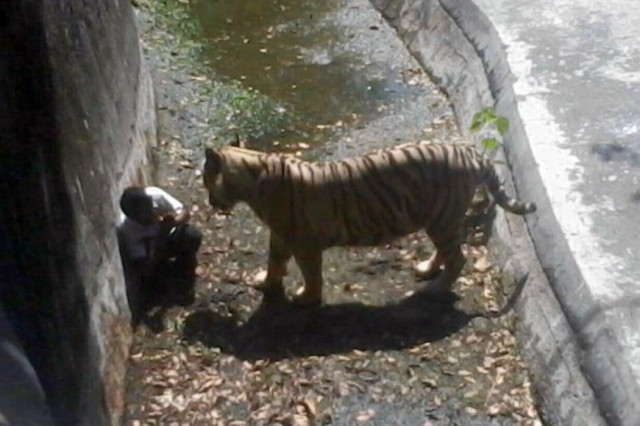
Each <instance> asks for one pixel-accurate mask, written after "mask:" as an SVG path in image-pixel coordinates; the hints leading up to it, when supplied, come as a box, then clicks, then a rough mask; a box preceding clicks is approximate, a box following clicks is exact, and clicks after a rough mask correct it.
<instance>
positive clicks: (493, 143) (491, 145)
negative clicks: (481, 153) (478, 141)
mask: <svg viewBox="0 0 640 426" xmlns="http://www.w3.org/2000/svg"><path fill="white" fill-rule="evenodd" d="M482 145H483V146H484V149H486V150H487V151H489V152H491V151H495V150H496V148H498V145H500V142H498V140H497V139H496V138H486V139H482Z"/></svg>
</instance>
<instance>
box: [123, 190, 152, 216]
mask: <svg viewBox="0 0 640 426" xmlns="http://www.w3.org/2000/svg"><path fill="white" fill-rule="evenodd" d="M120 208H121V209H122V212H123V213H124V214H126V215H127V217H130V218H132V219H134V218H137V217H138V214H139V212H141V211H145V210H148V209H151V208H153V200H152V199H151V197H149V196H148V195H147V193H146V192H145V191H144V188H141V187H139V186H130V187H129V188H127V189H125V190H124V192H123V193H122V196H121V197H120Z"/></svg>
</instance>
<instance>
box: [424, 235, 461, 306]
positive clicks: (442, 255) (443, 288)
mask: <svg viewBox="0 0 640 426" xmlns="http://www.w3.org/2000/svg"><path fill="white" fill-rule="evenodd" d="M447 231H448V232H447ZM429 237H430V238H431V240H432V241H433V244H434V245H435V246H436V253H435V254H434V256H433V257H434V259H440V261H441V263H442V264H444V270H443V271H442V272H441V273H440V274H439V275H438V276H437V277H436V278H435V280H433V281H431V282H430V283H429V284H428V286H427V288H426V291H428V292H429V293H433V294H448V293H451V290H452V287H453V284H454V283H455V281H456V279H457V278H458V277H459V276H460V271H462V267H463V266H464V263H465V258H464V255H463V254H462V247H461V244H462V227H461V224H459V223H457V222H456V223H455V225H451V226H450V227H448V229H445V230H444V232H443V230H442V229H439V230H438V231H437V232H434V231H432V232H430V233H429ZM436 263H437V262H435V261H434V264H436ZM438 266H439V265H438Z"/></svg>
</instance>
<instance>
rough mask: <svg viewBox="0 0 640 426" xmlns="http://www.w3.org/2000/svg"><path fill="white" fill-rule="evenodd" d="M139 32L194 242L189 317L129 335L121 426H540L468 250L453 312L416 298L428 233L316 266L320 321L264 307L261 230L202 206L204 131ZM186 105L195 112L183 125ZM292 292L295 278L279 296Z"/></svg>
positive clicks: (494, 286) (335, 253)
mask: <svg viewBox="0 0 640 426" xmlns="http://www.w3.org/2000/svg"><path fill="white" fill-rule="evenodd" d="M139 18H140V19H141V28H142V29H143V31H142V34H141V35H142V37H143V39H144V40H146V43H145V54H146V55H147V57H148V60H149V63H150V64H152V66H153V70H152V73H153V76H154V81H155V83H156V90H157V91H158V103H159V107H160V110H159V119H160V142H161V146H160V148H159V150H158V153H157V154H158V159H159V164H160V173H159V182H158V183H159V185H160V186H162V187H164V188H167V189H168V190H169V191H170V192H171V193H172V194H174V195H175V196H176V197H177V198H179V199H181V200H182V201H183V202H184V203H185V204H186V205H187V206H189V208H190V209H191V213H192V223H193V224H194V225H196V226H197V227H198V228H199V229H200V230H201V231H202V232H203V234H204V241H203V245H202V248H201V250H200V253H199V266H198V268H197V280H196V294H195V300H194V301H193V303H191V304H189V305H188V306H177V305H175V304H174V303H173V301H172V300H171V299H170V298H169V299H167V300H165V301H164V302H165V303H164V306H159V307H157V308H155V309H154V310H153V311H151V312H150V313H149V315H148V317H147V318H146V320H145V322H144V323H143V324H141V325H140V326H138V327H137V329H136V332H135V337H134V345H133V348H132V351H131V358H130V363H129V369H128V380H127V382H128V383H127V407H126V413H125V419H124V424H125V425H131V426H133V425H236V426H239V425H321V424H333V425H354V424H363V425H539V424H542V423H541V420H540V418H539V415H538V412H537V409H536V405H535V397H534V395H533V394H532V389H531V384H530V381H529V376H528V373H527V370H526V367H525V365H523V363H522V360H521V358H520V355H519V349H518V345H517V340H516V337H515V336H514V334H513V330H514V321H516V320H517V319H516V318H515V317H514V315H513V314H512V313H510V314H508V315H505V316H503V317H501V318H498V319H487V318H483V317H480V316H477V315H476V314H478V313H484V312H493V311H495V310H497V309H498V307H499V306H501V305H502V303H503V301H504V293H505V292H508V291H505V290H504V289H503V285H502V283H501V275H500V270H499V268H498V267H496V266H495V265H492V264H491V262H490V258H489V256H488V255H487V253H486V250H485V249H484V248H482V247H480V248H469V247H466V248H465V251H466V255H467V260H468V261H467V266H466V267H465V270H464V273H463V275H462V276H461V277H460V279H459V280H458V282H457V284H456V294H457V296H458V299H457V300H451V303H442V302H439V303H438V302H435V301H433V300H430V299H429V298H427V297H426V296H424V295H423V294H421V293H420V291H419V290H420V288H421V287H422V286H423V285H424V283H421V282H418V281H417V280H416V279H415V278H414V276H413V273H412V265H413V262H415V261H416V260H421V259H423V258H426V257H428V256H429V254H430V253H431V250H432V246H431V245H430V243H429V242H428V239H427V237H426V236H425V235H423V234H416V235H412V236H409V237H406V238H404V239H401V240H399V241H397V242H396V243H394V244H391V245H388V246H385V247H378V248H373V249H344V248H336V249H331V250H329V251H327V252H326V253H325V264H324V272H325V295H324V297H325V300H324V302H325V303H324V305H323V306H322V307H321V308H318V309H313V310H301V309H296V308H293V307H290V306H287V305H279V306H271V305H265V304H262V303H261V301H262V296H261V294H260V293H259V292H258V291H256V290H254V289H253V285H254V284H255V278H256V276H257V275H258V274H259V273H260V272H261V271H263V270H264V268H265V267H266V260H267V246H268V243H267V242H268V231H267V229H265V227H264V226H263V225H261V224H260V223H259V222H258V221H257V219H256V217H255V215H254V214H253V213H252V212H251V211H249V209H248V208H247V207H245V206H241V207H239V208H237V209H236V211H235V214H234V215H233V216H232V217H224V216H219V215H216V214H215V213H214V212H213V211H212V210H211V209H210V208H209V207H208V206H207V205H206V203H205V200H206V194H205V191H204V188H203V185H202V183H201V180H200V177H199V169H200V167H201V164H200V161H201V160H200V157H201V153H200V151H198V149H196V148H194V147H192V146H189V145H188V144H186V143H185V142H184V141H185V140H187V139H190V138H193V137H194V133H197V134H201V133H202V132H201V128H202V127H203V125H202V123H203V122H206V119H205V117H206V116H205V114H206V113H207V112H208V111H207V109H206V108H205V107H204V106H203V104H202V103H197V102H195V101H193V99H192V98H190V97H192V96H195V95H193V93H195V92H194V91H196V88H195V85H197V84H198V83H199V82H198V79H194V78H190V77H189V72H190V71H189V69H188V66H186V65H176V64H175V62H173V60H172V58H173V57H175V56H176V55H172V54H171V49H162V48H160V47H158V45H157V44H155V43H151V42H149V40H151V39H156V40H157V39H159V38H162V34H160V35H159V34H158V33H156V32H154V31H156V30H154V28H155V27H154V26H150V25H149V21H148V19H149V17H148V16H147V17H145V16H144V10H143V11H142V16H140V17H139ZM156 29H157V28H156ZM189 102H193V104H194V105H195V104H197V105H198V106H194V108H190V109H189V110H188V111H189V112H188V113H187V112H185V111H186V109H185V105H186V104H189ZM449 120H450V118H449ZM449 124H450V123H449ZM300 282H301V277H300V274H299V271H298V270H297V267H296V266H295V264H294V263H291V265H290V274H289V276H288V277H287V279H286V284H287V287H288V290H289V291H290V292H293V291H294V290H295V287H296V285H299V284H300Z"/></svg>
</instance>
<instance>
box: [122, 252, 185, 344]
mask: <svg viewBox="0 0 640 426" xmlns="http://www.w3.org/2000/svg"><path fill="white" fill-rule="evenodd" d="M195 283H196V277H195V274H194V273H193V271H192V270H190V269H185V268H183V267H181V266H177V265H176V264H175V262H174V261H172V260H167V261H165V262H163V263H162V264H161V265H159V268H158V271H157V273H156V274H155V276H154V277H153V278H151V279H150V280H148V281H146V280H143V279H141V278H139V277H133V278H132V279H130V281H129V282H127V285H128V286H132V285H135V286H138V289H137V291H136V292H135V295H131V294H130V296H129V307H130V309H131V314H132V317H133V318H132V319H133V326H134V327H137V326H139V325H141V324H144V325H146V326H147V327H148V328H149V329H150V330H151V331H154V332H160V331H162V330H163V329H164V316H165V313H166V311H167V310H169V309H171V308H173V307H178V306H180V307H185V306H189V305H191V304H192V303H193V302H194V300H195Z"/></svg>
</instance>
